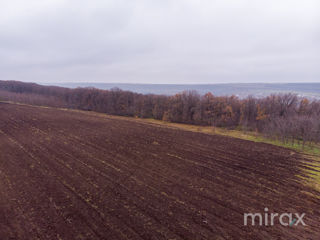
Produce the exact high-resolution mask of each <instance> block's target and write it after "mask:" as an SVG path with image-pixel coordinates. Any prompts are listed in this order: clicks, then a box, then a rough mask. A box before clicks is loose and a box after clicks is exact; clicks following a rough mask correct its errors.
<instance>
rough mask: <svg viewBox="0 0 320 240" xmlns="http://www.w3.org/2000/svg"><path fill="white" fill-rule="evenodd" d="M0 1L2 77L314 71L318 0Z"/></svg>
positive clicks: (201, 79) (285, 76)
mask: <svg viewBox="0 0 320 240" xmlns="http://www.w3.org/2000/svg"><path fill="white" fill-rule="evenodd" d="M1 4H2V6H1V8H0V53H1V58H0V73H1V74H0V79H17V80H25V81H37V82H63V81H68V82H77V81H85V82H140V83H142V82H148V83H215V82H261V81H272V82H281V81H282V82H290V81H300V82H301V81H320V78H319V77H320V70H319V67H318V66H317V63H319V60H320V59H319V58H320V57H319V56H320V54H319V53H320V46H319V35H320V34H319V29H320V21H319V20H320V19H319V17H318V16H319V14H318V13H319V10H320V3H319V2H318V1H317V0H306V1H303V3H302V2H301V1H299V0H281V1H276V0H269V1H250V0H227V1H226V0H203V1H197V0H170V1H169V0H164V1H155V0H133V1H125V0H109V1H99V0H92V1H90V2H88V1H83V0H78V1H75V0H69V1H63V0H55V1H54V0H47V1H35V0H34V1H28V2H25V1H21V0H11V1H6V3H1Z"/></svg>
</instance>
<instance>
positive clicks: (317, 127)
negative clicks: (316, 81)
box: [0, 81, 320, 145]
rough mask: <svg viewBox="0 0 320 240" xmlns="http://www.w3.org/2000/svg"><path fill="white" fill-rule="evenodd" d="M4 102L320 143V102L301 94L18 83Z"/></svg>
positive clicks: (4, 84)
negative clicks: (152, 90)
mask: <svg viewBox="0 0 320 240" xmlns="http://www.w3.org/2000/svg"><path fill="white" fill-rule="evenodd" d="M0 100H10V101H15V102H22V103H27V104H34V105H43V106H52V107H63V108H73V109H81V110H87V111H96V112H101V113H107V114H113V115H122V116H132V117H139V118H154V119H159V120H164V121H170V122H177V123H188V124H196V125H206V126H216V127H226V128H238V129H242V130H245V131H258V132H261V133H264V134H265V135H267V136H268V137H272V138H277V139H280V140H282V141H283V142H291V143H295V142H296V143H301V144H303V145H304V144H306V143H310V142H319V141H320V102H319V101H317V100H313V101H311V100H308V99H305V98H302V99H301V98H299V97H298V96H297V95H295V94H290V93H289V94H274V95H270V96H268V97H264V98H255V97H252V96H249V97H247V98H245V99H239V98H238V97H236V96H223V97H221V96H214V94H213V93H207V94H205V95H199V94H198V93H197V92H196V91H185V92H182V93H178V94H176V95H174V96H165V95H153V94H147V95H143V94H138V93H133V92H130V91H122V90H120V89H118V88H115V89H111V90H100V89H95V88H76V89H68V88H62V87H54V86H41V85H38V84H33V83H23V82H17V81H0Z"/></svg>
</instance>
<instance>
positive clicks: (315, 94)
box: [48, 82, 320, 99]
mask: <svg viewBox="0 0 320 240" xmlns="http://www.w3.org/2000/svg"><path fill="white" fill-rule="evenodd" d="M48 85H49V84H48ZM50 85H56V86H61V87H68V88H76V87H94V88H99V89H111V88H120V89H122V90H128V91H132V92H137V93H143V94H149V93H152V94H165V95H173V94H176V93H178V92H182V91H184V90H196V91H198V92H199V93H200V94H204V93H207V92H212V93H213V94H214V95H218V96H222V95H236V96H238V97H241V98H243V97H247V96H249V95H253V96H255V97H264V96H267V95H270V94H272V93H285V92H292V93H297V94H298V95H299V96H304V97H309V98H317V99H320V82H319V83H283V84H280V83H237V84H130V83H50Z"/></svg>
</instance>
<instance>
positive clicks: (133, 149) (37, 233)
mask: <svg viewBox="0 0 320 240" xmlns="http://www.w3.org/2000/svg"><path fill="white" fill-rule="evenodd" d="M304 161H307V160H306V159H304V158H303V157H302V156H301V155H299V154H298V153H296V152H293V151H291V150H288V149H285V148H281V147H276V146H272V145H268V144H263V143H254V142H250V141H244V140H240V139H233V138H229V137H222V136H214V135H207V134H202V133H195V132H189V131H184V130H181V129H174V128H167V127H163V126H160V125H155V124H150V123H143V122H141V121H136V120H134V119H128V120H126V119H123V118H118V117H109V116H104V115H102V114H95V113H90V112H80V111H67V110H59V109H50V108H40V107H31V106H21V105H14V104H5V103H0V239H1V240H7V239H32V240H33V239H64V240H73V239H108V240H113V239H190V240H197V239H210V240H211V239H212V240H215V239H246V240H247V239H255V240H258V239H290V240H293V239H304V240H305V239H314V240H318V239H320V200H319V199H317V198H315V197H314V196H315V195H317V194H319V193H317V192H315V191H314V190H312V189H309V188H308V187H306V186H304V185H302V184H301V183H300V181H301V180H300V179H299V177H298V176H299V175H303V171H302V168H303V166H302V163H303V162H304ZM265 207H267V208H268V209H269V212H277V213H287V212H290V213H305V214H306V215H305V218H304V221H305V223H306V224H307V226H302V225H299V226H292V227H285V226H281V225H280V224H275V226H273V227H271V226H267V227H266V226H244V220H243V214H244V213H264V208H265Z"/></svg>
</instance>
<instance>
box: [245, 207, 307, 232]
mask: <svg viewBox="0 0 320 240" xmlns="http://www.w3.org/2000/svg"><path fill="white" fill-rule="evenodd" d="M264 211H265V213H264V214H262V213H245V214H244V219H243V220H244V225H245V226H248V220H249V219H250V218H251V225H252V226H255V224H256V219H257V220H258V222H259V225H260V226H274V225H275V224H278V223H280V224H281V225H282V226H286V227H288V226H289V227H292V226H298V225H299V224H300V225H302V226H306V224H305V222H304V221H303V218H304V216H305V215H306V214H305V213H302V214H299V213H282V214H279V213H269V209H268V208H265V209H264ZM278 220H279V221H278Z"/></svg>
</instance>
